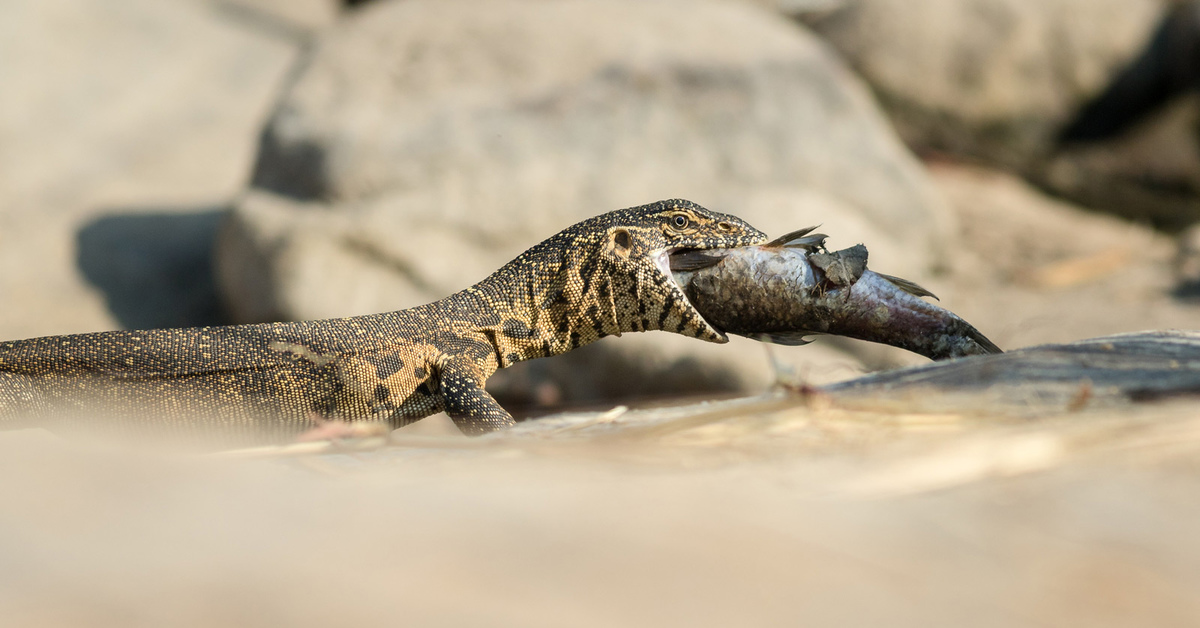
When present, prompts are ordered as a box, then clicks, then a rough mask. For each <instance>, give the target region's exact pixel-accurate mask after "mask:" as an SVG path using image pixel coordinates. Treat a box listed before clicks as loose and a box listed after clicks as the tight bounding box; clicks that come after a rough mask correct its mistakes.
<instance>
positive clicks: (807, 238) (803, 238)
mask: <svg viewBox="0 0 1200 628" xmlns="http://www.w3.org/2000/svg"><path fill="white" fill-rule="evenodd" d="M820 226H821V225H815V226H812V227H805V228H803V229H797V230H796V231H792V232H789V233H785V234H783V235H781V236H779V237H778V238H775V239H774V240H771V241H770V242H768V243H766V244H764V245H763V246H769V247H776V248H778V247H782V246H790V247H795V248H800V249H804V250H806V251H816V250H819V249H824V248H825V239H826V238H828V237H829V236H827V235H825V234H823V233H812V231H813V229H816V228H817V227H820Z"/></svg>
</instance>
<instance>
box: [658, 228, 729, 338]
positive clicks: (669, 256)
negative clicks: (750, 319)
mask: <svg viewBox="0 0 1200 628" xmlns="http://www.w3.org/2000/svg"><path fill="white" fill-rule="evenodd" d="M701 250H708V249H693V248H684V247H676V248H667V249H663V250H661V251H658V252H657V253H656V254H655V255H653V256H652V257H653V259H654V265H655V266H656V267H657V268H658V271H659V272H660V273H662V274H663V276H664V277H666V278H667V282H668V284H669V285H670V286H671V288H672V290H674V291H675V294H676V296H678V297H679V299H680V301H682V302H683V303H684V304H685V307H686V308H687V310H688V311H689V312H690V313H691V314H692V316H693V317H694V319H695V320H697V321H699V322H700V324H701V325H702V326H703V330H702V331H701V333H700V334H698V336H699V337H701V338H704V339H706V340H710V341H712V342H728V341H729V336H727V335H726V334H725V332H723V331H721V330H719V329H717V328H716V327H713V325H712V323H710V322H708V319H706V318H704V315H703V314H701V313H700V310H697V309H696V306H694V305H692V300H691V299H689V298H688V295H687V290H685V289H684V282H683V281H681V280H680V278H679V277H678V276H677V275H676V274H675V271H674V270H672V266H673V265H674V264H673V259H674V260H678V259H680V257H678V256H681V255H686V254H688V253H691V252H695V251H701ZM719 261H720V257H716V258H715V261H713V262H712V263H713V264H715V263H717V262H719Z"/></svg>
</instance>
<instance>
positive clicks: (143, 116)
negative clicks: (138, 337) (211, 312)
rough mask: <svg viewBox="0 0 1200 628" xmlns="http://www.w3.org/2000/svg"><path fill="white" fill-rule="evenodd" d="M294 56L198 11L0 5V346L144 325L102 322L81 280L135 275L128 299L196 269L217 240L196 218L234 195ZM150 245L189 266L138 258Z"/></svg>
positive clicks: (102, 300) (88, 4)
mask: <svg viewBox="0 0 1200 628" xmlns="http://www.w3.org/2000/svg"><path fill="white" fill-rule="evenodd" d="M296 49H297V46H296V44H295V43H294V42H290V41H287V40H284V39H280V38H278V37H275V36H272V35H264V34H263V33H262V32H260V31H256V30H255V29H254V28H252V27H251V26H250V25H247V24H245V23H243V22H239V21H237V20H236V19H233V18H231V17H230V16H229V15H228V14H227V13H224V12H222V11H220V10H218V9H216V8H214V7H213V6H212V5H211V4H209V3H205V2H194V1H191V0H125V1H122V2H107V1H102V0H14V1H11V2H6V3H5V4H4V19H3V20H0V76H3V77H4V87H3V89H0V338H4V339H8V338H19V337H28V336H37V335H47V334H56V333H69V332H82V331H93V330H100V329H111V328H114V327H117V326H120V325H122V324H136V323H138V322H139V321H141V320H143V319H138V318H137V317H136V316H135V317H133V318H132V319H125V318H124V317H120V316H116V315H114V314H113V311H112V309H110V306H111V305H112V304H109V303H106V300H107V299H109V298H112V296H113V295H112V294H111V293H107V292H104V291H102V290H101V289H99V288H98V287H97V285H96V284H94V283H92V282H91V281H90V280H89V279H88V278H87V277H88V275H99V276H106V277H115V276H116V275H122V276H129V273H126V272H125V271H126V270H130V269H134V270H136V271H137V272H141V273H145V274H146V276H147V277H148V279H147V282H146V283H144V284H143V283H138V282H134V283H135V284H136V285H134V286H132V288H135V289H141V291H142V293H143V294H149V293H153V292H154V291H155V290H154V288H157V287H158V286H160V285H166V284H173V283H176V279H177V277H175V276H174V275H173V274H172V273H174V271H175V270H176V269H177V268H182V269H183V271H184V272H189V273H190V272H201V270H202V269H203V266H204V265H205V264H206V263H207V260H208V255H207V252H206V251H205V250H204V247H206V246H208V245H206V244H205V243H204V238H205V237H207V238H208V241H211V237H212V231H213V229H214V228H215V221H207V220H206V219H205V218H204V216H205V215H209V214H214V211H215V210H214V206H215V205H219V204H221V203H225V202H227V200H228V199H229V198H231V197H232V196H234V195H235V194H236V192H237V190H238V189H239V188H240V187H241V186H242V185H243V182H244V179H245V176H246V174H245V173H246V171H247V170H248V169H249V166H250V163H251V161H252V159H253V155H254V140H255V138H256V137H257V130H258V128H259V127H260V125H261V124H262V118H263V117H264V115H265V113H266V112H267V110H268V107H269V106H270V103H271V101H272V99H273V98H274V96H275V92H276V90H278V88H279V87H280V85H281V82H282V79H283V78H284V75H285V74H286V72H287V69H288V67H289V66H290V64H291V63H292V61H293V59H294V57H295V55H296ZM214 215H215V214H214ZM173 217H180V221H179V222H180V223H181V224H176V223H175V222H173V221H172V218H173ZM140 218H146V219H147V220H146V221H141V220H139V219H140ZM155 221H157V222H155ZM210 223H211V225H212V226H211V227H210V226H208V225H209V224H210ZM147 226H149V227H151V228H146V227H147ZM126 227H130V228H126ZM193 227H196V229H193ZM197 229H198V230H197ZM205 230H207V235H206V232H205ZM176 237H177V238H178V241H176V240H175V239H173V238H176ZM155 247H159V248H160V249H161V248H162V247H173V248H174V249H176V251H175V252H176V253H178V255H177V256H176V257H179V256H180V255H181V256H183V257H186V258H187V259H182V258H179V259H174V258H173V259H172V263H170V264H161V263H159V262H158V261H156V260H155V259H153V258H146V257H143V253H146V252H148V251H150V250H151V249H154V248H155ZM185 253H186V255H185ZM192 253H195V254H194V255H193V254H192ZM176 262H178V263H176ZM197 269H201V270H197ZM191 280H192V279H189V281H191ZM199 283H202V282H199ZM197 285H199V284H197ZM152 287H153V288H152ZM132 291H134V292H136V290H132ZM211 293H212V289H211V287H209V294H210V295H211ZM185 298H190V297H188V296H187V295H185ZM122 307H125V308H127V309H139V308H140V309H142V310H150V309H153V308H152V307H151V304H149V303H146V302H140V303H139V302H129V303H125V304H124V305H123V306H122ZM185 318H186V317H185ZM156 320H158V321H159V322H160V323H170V322H172V320H173V319H172V318H171V317H170V316H167V317H159V318H157V319H156Z"/></svg>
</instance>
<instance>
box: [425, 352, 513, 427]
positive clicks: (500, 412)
mask: <svg viewBox="0 0 1200 628" xmlns="http://www.w3.org/2000/svg"><path fill="white" fill-rule="evenodd" d="M440 370H441V373H440V377H439V380H440V382H439V388H440V392H441V395H442V400H443V402H444V404H445V409H446V414H448V415H450V418H451V419H453V420H454V424H455V425H457V426H458V429H460V430H462V433H463V434H467V435H468V436H476V435H479V434H486V433H488V432H493V431H496V430H498V429H501V428H505V427H511V426H513V425H515V424H516V421H514V420H513V418H512V415H511V414H509V413H508V411H507V410H505V409H504V408H502V407H501V406H500V403H499V402H497V401H496V400H495V399H494V398H493V397H492V396H491V395H490V394H488V392H487V391H486V390H484V389H483V381H482V378H481V377H479V373H478V369H477V368H475V367H474V366H473V365H470V364H464V363H463V362H462V361H458V360H454V361H447V362H444V363H443V364H442V366H441V369H440Z"/></svg>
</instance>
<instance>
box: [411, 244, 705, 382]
mask: <svg viewBox="0 0 1200 628" xmlns="http://www.w3.org/2000/svg"><path fill="white" fill-rule="evenodd" d="M603 233H604V232H603V231H602V230H598V229H582V230H578V231H571V230H568V231H565V232H562V233H559V234H558V235H556V236H554V237H552V238H550V239H548V240H546V241H544V242H542V243H541V244H538V245H537V246H535V247H533V248H531V249H529V250H528V251H526V252H525V253H523V254H521V255H520V256H519V257H517V258H516V259H514V260H512V261H511V262H509V263H508V264H505V265H504V266H503V267H501V268H500V269H499V270H497V271H496V272H495V273H492V275H490V276H489V277H487V278H486V279H484V280H483V281H481V282H479V283H477V284H475V285H474V286H471V287H470V288H467V289H466V290H463V291H461V292H458V293H456V294H453V295H451V296H449V297H447V298H445V299H443V300H441V301H438V302H435V303H431V304H429V305H428V306H422V307H421V308H417V310H418V311H421V313H422V314H423V315H422V316H421V318H429V317H434V318H435V320H437V321H438V325H437V326H438V328H439V329H453V330H456V334H457V335H458V336H459V337H461V338H462V339H464V340H465V339H469V340H473V341H477V342H478V343H480V345H481V346H482V345H483V344H486V345H487V347H488V350H487V354H488V355H487V356H486V357H485V358H480V361H479V364H480V366H481V368H483V370H484V371H486V372H487V373H490V372H492V371H493V370H495V369H496V368H503V367H506V366H511V365H512V364H514V363H516V362H522V361H525V360H531V359H534V358H542V357H549V356H554V355H559V354H562V353H566V352H568V351H571V350H572V349H576V348H578V347H581V346H583V345H586V344H590V343H592V342H595V341H597V340H599V339H601V338H603V337H605V336H619V335H621V334H622V333H624V332H641V331H650V330H656V329H662V330H666V331H671V332H675V333H680V334H683V335H687V336H693V337H698V338H703V339H705V340H710V341H714V340H715V341H717V342H721V341H723V340H724V338H723V337H720V336H716V335H714V334H713V333H712V332H711V328H709V327H708V326H707V324H706V323H704V321H703V319H701V318H700V315H699V313H698V312H696V311H695V310H694V309H693V308H692V307H691V305H690V304H688V303H687V299H686V297H684V296H683V293H682V291H681V290H680V289H679V288H678V287H677V286H676V285H675V284H674V280H673V279H671V277H670V276H669V272H670V271H669V270H667V269H665V268H664V269H659V268H657V266H656V265H654V264H648V263H644V262H642V261H639V260H633V259H629V258H627V257H624V258H623V257H620V256H616V255H614V254H613V253H612V252H611V251H610V250H608V249H606V248H605V242H604V240H603ZM609 248H611V247H609ZM414 313H415V312H414Z"/></svg>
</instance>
